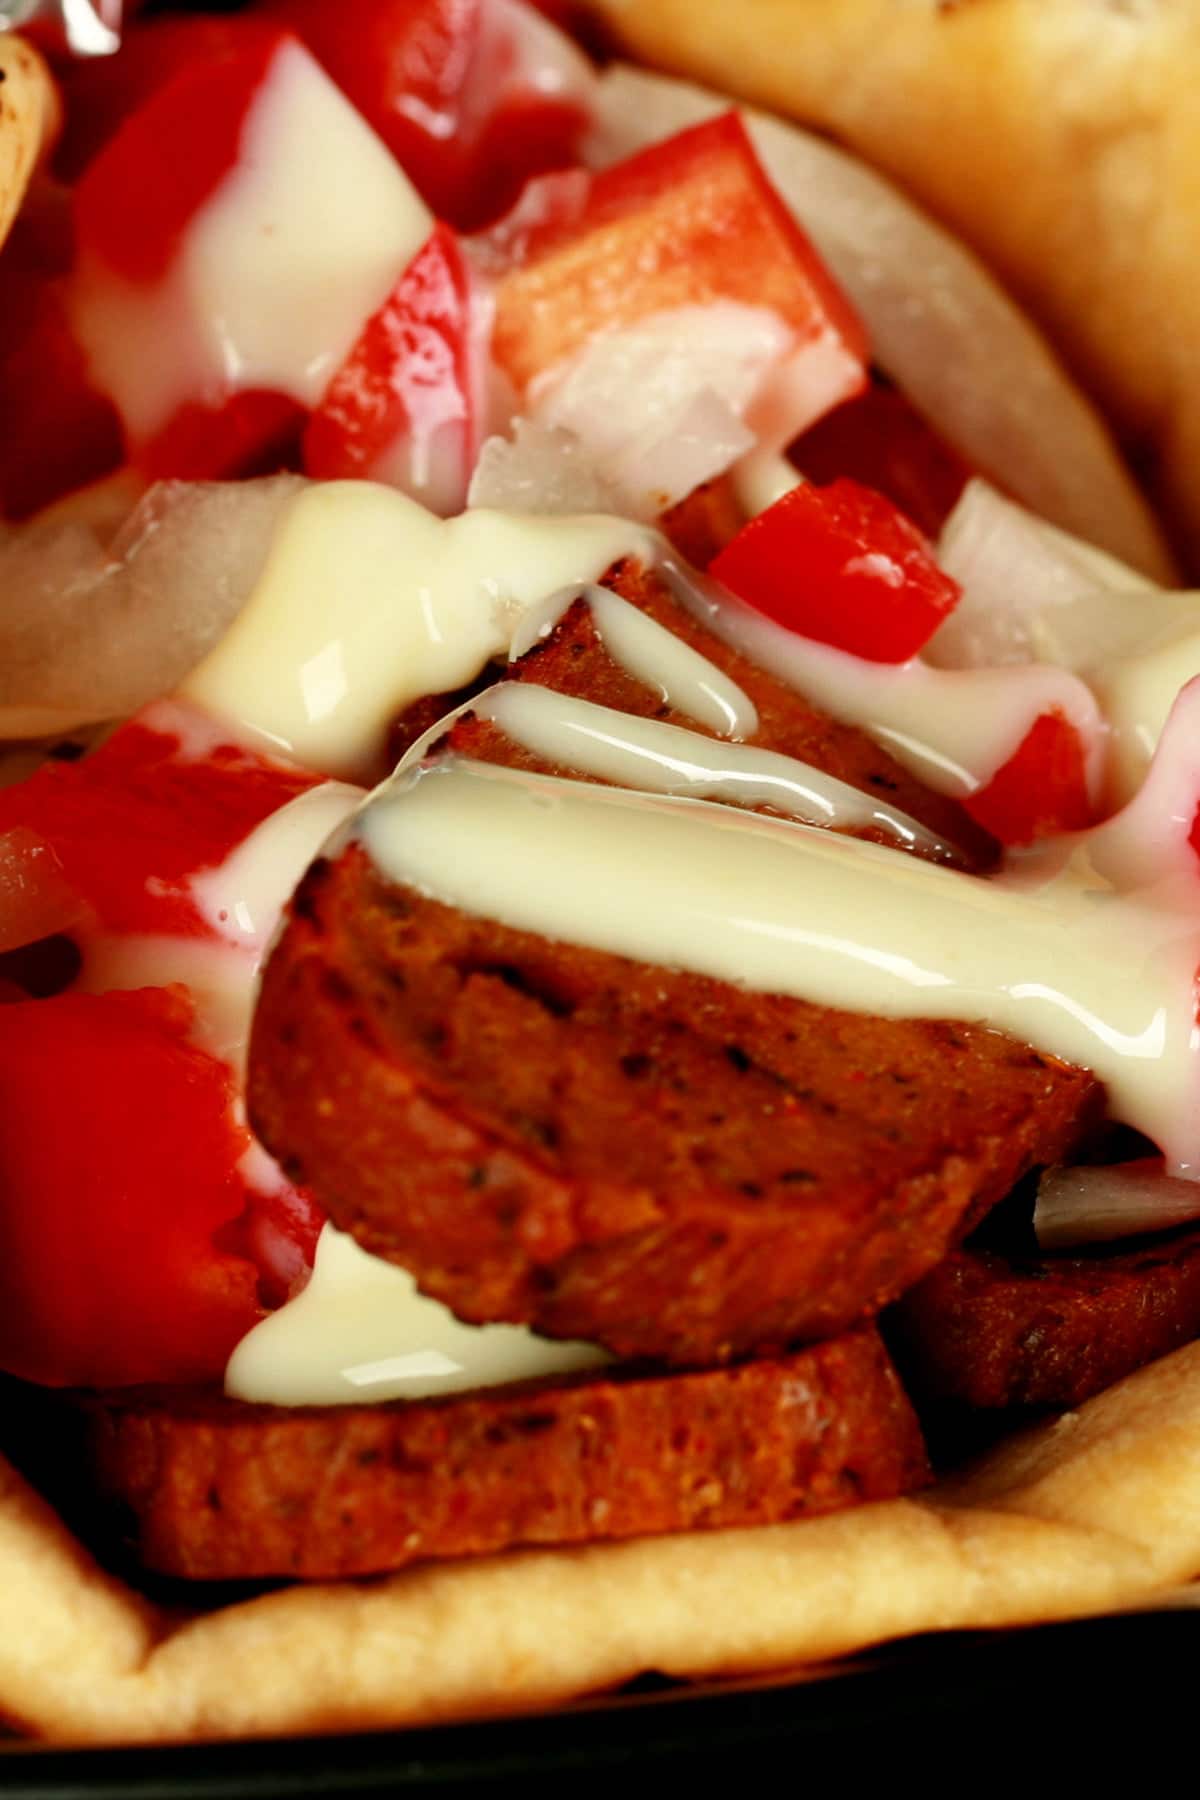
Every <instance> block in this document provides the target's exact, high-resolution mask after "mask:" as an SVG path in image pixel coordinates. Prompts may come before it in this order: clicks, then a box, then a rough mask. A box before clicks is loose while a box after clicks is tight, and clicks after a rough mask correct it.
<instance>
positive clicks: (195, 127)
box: [75, 33, 287, 283]
mask: <svg viewBox="0 0 1200 1800" xmlns="http://www.w3.org/2000/svg"><path fill="white" fill-rule="evenodd" d="M286 41H287V40H286V37H285V36H284V34H283V33H277V34H269V33H268V34H264V35H263V36H262V37H255V38H254V39H252V40H251V41H250V42H248V43H247V44H246V45H245V46H243V47H242V48H240V49H239V50H238V51H237V52H236V53H234V54H231V55H229V56H227V57H223V58H222V59H220V60H219V61H217V62H215V63H213V64H211V65H203V64H201V65H199V66H192V67H189V68H188V69H186V70H185V71H184V72H183V73H182V74H179V75H176V76H175V78H174V79H173V80H171V81H168V82H167V83H166V85H165V86H163V87H161V88H159V89H157V90H156V92H155V93H153V94H152V95H151V97H150V98H149V99H148V100H147V101H146V102H145V103H144V104H143V105H141V106H139V107H138V108H137V109H136V111H134V112H133V113H131V114H130V116H129V117H128V118H127V119H126V120H125V122H124V124H123V125H121V126H120V128H119V129H118V130H117V132H116V133H115V135H114V136H113V137H112V138H111V139H110V140H109V142H108V143H107V144H106V146H105V148H104V149H103V150H102V151H101V152H100V154H99V155H98V156H97V157H96V158H95V160H94V161H93V162H92V163H91V165H90V167H89V168H88V170H87V172H86V174H85V175H84V176H83V179H82V180H81V181H80V183H79V186H78V187H77V188H76V190H75V230H76V236H77V240H78V244H79V251H80V255H81V256H84V257H87V258H90V259H92V260H93V261H95V262H96V263H98V264H99V265H100V266H101V267H103V268H105V269H107V270H108V271H109V272H110V273H111V274H113V275H119V276H122V277H124V279H125V280H127V281H134V282H145V283H152V282H155V281H157V280H159V279H160V278H161V277H162V276H163V275H165V274H166V272H167V270H168V269H169V268H170V266H171V264H172V262H173V261H174V260H175V257H176V255H177V254H178V251H179V248H180V244H181V242H182V239H183V234H184V232H185V231H186V229H187V227H188V224H189V223H190V221H191V220H192V218H193V217H194V216H195V214H196V213H197V212H198V211H199V209H200V208H201V207H202V206H203V205H204V202H205V201H206V200H207V199H209V198H210V196H211V195H212V194H213V193H214V192H215V190H216V188H217V187H218V186H219V184H220V182H221V181H222V179H223V178H224V177H225V176H226V175H227V174H228V173H229V171H230V170H231V169H232V168H233V166H234V164H235V163H236V162H237V160H238V155H239V149H240V145H241V137H242V128H243V126H244V124H245V122H246V116H247V114H248V113H249V111H250V108H251V106H252V104H253V102H254V99H255V97H256V95H257V93H258V90H259V88H260V87H261V86H262V83H263V81H264V80H265V78H266V75H267V71H268V69H269V67H270V64H271V62H272V60H273V59H274V57H275V55H276V53H277V52H278V50H279V48H280V47H281V46H282V45H283V44H284V43H285V42H286ZM134 196H136V204H134Z"/></svg>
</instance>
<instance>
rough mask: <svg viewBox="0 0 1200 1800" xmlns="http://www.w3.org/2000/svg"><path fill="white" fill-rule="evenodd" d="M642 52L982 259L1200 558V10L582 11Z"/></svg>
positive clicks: (853, 0) (1000, 6) (935, 1)
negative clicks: (772, 125)
mask: <svg viewBox="0 0 1200 1800" xmlns="http://www.w3.org/2000/svg"><path fill="white" fill-rule="evenodd" d="M579 10H580V11H581V12H583V13H585V14H588V15H590V16H591V17H592V18H593V19H598V20H601V21H603V23H604V24H605V25H606V26H607V27H609V28H610V29H611V30H612V31H613V32H614V33H615V34H616V36H617V38H618V39H619V41H620V43H621V44H623V45H624V46H625V47H626V48H628V49H629V50H631V51H632V52H633V53H634V54H635V55H637V56H639V57H641V58H643V59H645V60H647V61H649V62H652V63H654V64H656V65H657V66H659V67H661V68H664V69H667V70H670V71H672V72H674V73H678V74H686V75H691V76H693V77H694V78H695V79H697V80H700V81H707V82H709V83H710V84H712V85H714V86H716V87H718V88H720V89H722V90H724V91H726V92H734V93H737V94H738V95H739V96H741V97H743V98H746V99H748V100H753V101H755V102H757V103H758V104H759V105H762V106H766V107H768V108H771V109H773V110H775V111H778V112H782V113H784V114H790V115H791V116H792V117H793V118H796V119H799V120H802V121H804V122H805V123H810V124H813V125H816V126H818V127H821V128H824V129H826V130H828V131H830V132H832V133H833V134H834V135H835V136H836V137H838V138H839V139H840V140H841V141H843V142H844V143H846V144H848V145H850V146H851V147H852V148H854V149H857V150H859V151H861V152H862V154H863V155H864V156H866V157H867V158H868V159H869V160H870V161H872V162H874V163H875V164H876V165H877V166H878V167H879V168H881V169H883V170H885V171H886V172H888V173H889V174H892V175H894V176H895V177H896V178H897V179H898V180H899V181H900V182H902V183H903V185H904V186H906V187H907V188H908V189H909V190H910V191H911V192H912V193H913V194H914V195H915V196H916V197H917V198H918V199H920V200H921V201H923V202H924V203H925V204H926V205H927V206H928V207H929V208H930V209H931V210H932V211H933V212H934V213H935V214H937V215H938V216H939V217H941V218H942V219H943V220H944V221H945V222H946V223H948V224H949V225H951V226H952V227H953V228H954V229H955V230H956V231H958V232H960V233H961V234H962V236H963V237H964V238H965V239H966V240H967V242H969V243H973V244H974V245H975V246H976V248H977V249H979V250H981V251H982V252H983V254H984V255H985V256H986V257H987V258H988V259H989V260H990V261H991V263H992V264H993V266H994V267H995V268H996V269H997V271H998V272H999V273H1000V274H1001V275H1002V276H1003V277H1004V278H1005V280H1006V281H1007V283H1008V285H1009V286H1010V288H1011V289H1012V291H1013V292H1014V293H1015V294H1016V295H1017V297H1018V298H1020V299H1023V300H1024V301H1025V302H1026V303H1027V304H1028V305H1029V307H1030V308H1031V310H1032V311H1033V313H1034V314H1035V316H1037V317H1040V319H1041V320H1042V322H1043V324H1044V325H1046V326H1047V327H1048V328H1049V330H1050V331H1051V333H1052V334H1053V335H1054V336H1055V337H1056V338H1057V340H1058V343H1059V345H1060V347H1061V348H1062V349H1063V350H1064V352H1065V353H1066V354H1067V355H1068V357H1069V358H1070V359H1071V360H1073V361H1074V363H1075V364H1076V367H1077V369H1078V371H1079V373H1080V374H1081V376H1082V377H1083V379H1084V380H1085V382H1086V383H1087V384H1088V385H1089V386H1090V387H1091V388H1092V390H1093V391H1094V392H1095V394H1096V395H1097V397H1098V398H1099V399H1100V400H1101V401H1102V402H1103V403H1104V404H1105V405H1106V407H1107V408H1108V411H1109V413H1110V416H1111V417H1112V418H1113V419H1114V420H1115V421H1117V423H1118V424H1119V425H1120V427H1121V428H1122V430H1123V431H1124V433H1125V434H1126V437H1127V440H1128V442H1129V443H1130V445H1131V447H1132V449H1133V451H1134V453H1135V455H1136V456H1138V457H1139V459H1141V460H1144V461H1145V462H1147V463H1148V464H1149V465H1150V467H1151V468H1152V469H1153V470H1155V471H1156V472H1157V476H1158V483H1159V486H1160V489H1161V492H1162V494H1163V495H1164V497H1165V499H1166V501H1167V503H1168V504H1169V506H1170V508H1171V510H1172V511H1173V513H1174V514H1175V516H1176V518H1177V519H1178V521H1179V523H1180V526H1181V529H1182V531H1183V534H1184V536H1185V539H1186V542H1187V547H1188V548H1189V549H1190V553H1191V557H1192V561H1193V562H1200V474H1198V472H1197V471H1198V470H1200V281H1198V280H1197V236H1198V232H1200V108H1198V107H1197V105H1196V102H1195V96H1196V92H1197V86H1198V83H1200V0H1170V3H1167V0H1138V3H1136V4H1134V3H1133V0H740V3H739V4H738V5H736V6H733V5H729V4H728V3H727V0H582V4H581V5H580V9H579Z"/></svg>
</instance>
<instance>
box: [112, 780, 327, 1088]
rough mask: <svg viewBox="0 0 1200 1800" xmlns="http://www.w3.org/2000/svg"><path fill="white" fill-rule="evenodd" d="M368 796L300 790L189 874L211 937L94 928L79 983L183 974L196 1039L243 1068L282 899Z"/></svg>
mask: <svg viewBox="0 0 1200 1800" xmlns="http://www.w3.org/2000/svg"><path fill="white" fill-rule="evenodd" d="M185 750H186V747H185ZM362 798H363V792H362V789H361V788H354V787H349V786H346V785H345V784H343V783H341V782H336V781H327V782H323V783H322V784H321V785H320V786H319V787H315V788H310V789H309V791H308V792H307V793H304V794H298V795H297V796H296V798H295V799H294V800H289V801H288V803H287V805H286V806H281V807H280V808H279V810H278V811H277V812H274V813H272V814H271V815H270V817H269V818H267V819H264V820H263V822H262V824H261V825H259V826H257V827H256V829H255V830H254V831H252V832H251V833H250V835H249V836H248V837H246V838H244V839H243V841H242V842H241V843H240V844H239V845H238V846H237V848H236V849H235V850H233V851H232V852H231V853H230V855H229V856H228V857H227V858H226V859H225V861H224V862H223V863H221V864H220V865H219V866H218V867H216V868H214V869H209V870H205V871H204V872H203V873H201V874H199V875H194V876H193V877H192V878H191V882H190V886H191V890H192V895H193V897H194V899H195V901H196V905H197V907H198V909H199V911H200V912H201V913H202V914H203V915H204V917H205V918H206V919H207V920H208V922H209V924H210V925H211V926H212V929H213V932H214V934H215V935H214V937H211V938H179V937H169V936H165V935H154V934H149V933H146V934H142V933H133V932H118V933H111V934H110V933H97V934H96V935H95V936H93V937H91V938H85V939H84V941H83V943H82V946H81V948H82V951H83V968H82V970H81V973H80V977H79V982H78V985H79V986H80V987H81V988H83V989H84V990H85V991H89V992H92V993H107V992H109V991H110V990H111V989H113V988H142V987H166V986H169V985H170V984H171V983H172V982H175V981H182V982H185V983H186V984H187V987H188V989H189V992H190V993H191V995H192V998H193V1000H194V1002H195V1007H196V1020H195V1025H194V1027H193V1032H192V1035H193V1037H194V1038H195V1040H196V1041H197V1042H198V1043H199V1044H201V1045H202V1046H203V1048H204V1049H206V1050H207V1051H209V1053H210V1054H211V1055H213V1056H216V1057H219V1058H220V1059H221V1061H223V1062H227V1063H228V1064H229V1065H230V1067H231V1068H233V1069H235V1070H239V1071H240V1069H241V1068H242V1066H243V1064H244V1062H245V1057H246V1046H247V1044H248V1042H249V1038H250V1022H251V1017H252V1014H253V1011H254V987H255V978H256V976H257V973H258V968H259V964H260V962H261V961H262V958H263V955H264V954H265V952H266V948H267V945H268V943H269V942H270V939H271V935H272V933H273V932H274V930H275V927H276V925H277V924H278V922H279V917H280V914H281V913H282V911H283V908H284V904H285V902H286V901H287V899H288V897H289V895H290V894H291V892H292V890H293V889H294V887H295V886H296V883H297V882H298V881H299V880H300V877H301V876H302V875H303V873H304V871H305V869H306V868H307V867H308V865H309V863H310V862H311V861H312V859H313V857H314V856H315V855H316V854H317V852H318V850H319V849H320V848H321V846H322V844H323V843H324V842H325V841H326V839H327V838H328V837H329V836H330V834H331V833H332V832H333V831H335V830H336V829H337V827H338V826H339V825H340V824H341V823H342V822H343V820H345V819H346V818H347V817H348V816H349V815H350V813H351V812H352V811H353V809H354V808H355V806H356V805H358V804H359V802H360V801H361V800H362Z"/></svg>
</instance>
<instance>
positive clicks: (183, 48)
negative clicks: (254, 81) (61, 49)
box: [54, 12, 279, 181]
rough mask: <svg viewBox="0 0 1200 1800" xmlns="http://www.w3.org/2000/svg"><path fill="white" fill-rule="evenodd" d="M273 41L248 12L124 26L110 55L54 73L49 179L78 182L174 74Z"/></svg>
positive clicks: (266, 26) (275, 33)
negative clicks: (57, 108) (59, 104)
mask: <svg viewBox="0 0 1200 1800" xmlns="http://www.w3.org/2000/svg"><path fill="white" fill-rule="evenodd" d="M278 41H279V27H278V25H274V24H271V23H270V22H268V21H267V20H264V19H261V18H259V17H258V16H257V14H255V13H250V12H243V13H233V14H223V15H219V16H217V15H213V14H193V15H190V16H188V17H179V18H164V19H147V20H146V21H145V22H144V23H141V22H139V23H138V24H136V25H134V26H132V28H129V27H127V28H126V29H125V31H124V34H123V36H122V40H121V48H120V50H119V51H118V52H117V53H116V55H115V56H89V57H79V58H75V59H73V60H71V61H70V62H66V63H64V64H63V65H62V67H61V68H60V69H59V70H58V71H57V73H58V78H59V82H60V84H61V87H62V93H63V103H64V115H65V116H64V120H63V132H62V136H61V137H60V139H59V141H58V143H57V144H56V145H55V148H54V172H55V174H56V175H58V176H59V177H60V179H61V180H63V181H77V180H78V179H79V177H80V175H82V173H83V171H84V170H85V169H86V168H87V166H88V164H89V163H90V162H91V161H92V160H93V158H94V157H96V156H97V155H98V154H99V152H100V151H101V150H103V148H104V146H105V145H106V144H107V143H108V142H109V140H110V139H111V138H113V137H115V136H116V134H117V132H118V131H119V129H120V128H121V126H122V125H123V124H124V122H125V120H126V119H127V118H128V117H129V116H130V114H131V113H133V112H136V111H137V109H138V107H139V106H141V105H143V104H144V102H145V101H147V100H149V99H150V97H151V96H152V95H153V94H155V93H157V92H158V90H159V89H160V88H163V87H165V86H166V85H167V83H168V82H170V81H173V80H174V79H175V77H176V76H177V75H186V74H189V73H191V71H193V70H195V69H206V70H209V71H211V70H212V69H214V68H215V67H216V66H217V65H218V64H219V63H223V62H227V61H229V60H231V59H236V58H237V57H239V56H240V55H242V54H243V53H244V52H245V51H246V50H248V49H250V50H255V49H257V48H259V47H262V48H263V49H264V50H265V53H266V54H268V55H269V53H270V50H271V48H273V47H274V45H276V44H277V43H278Z"/></svg>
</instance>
